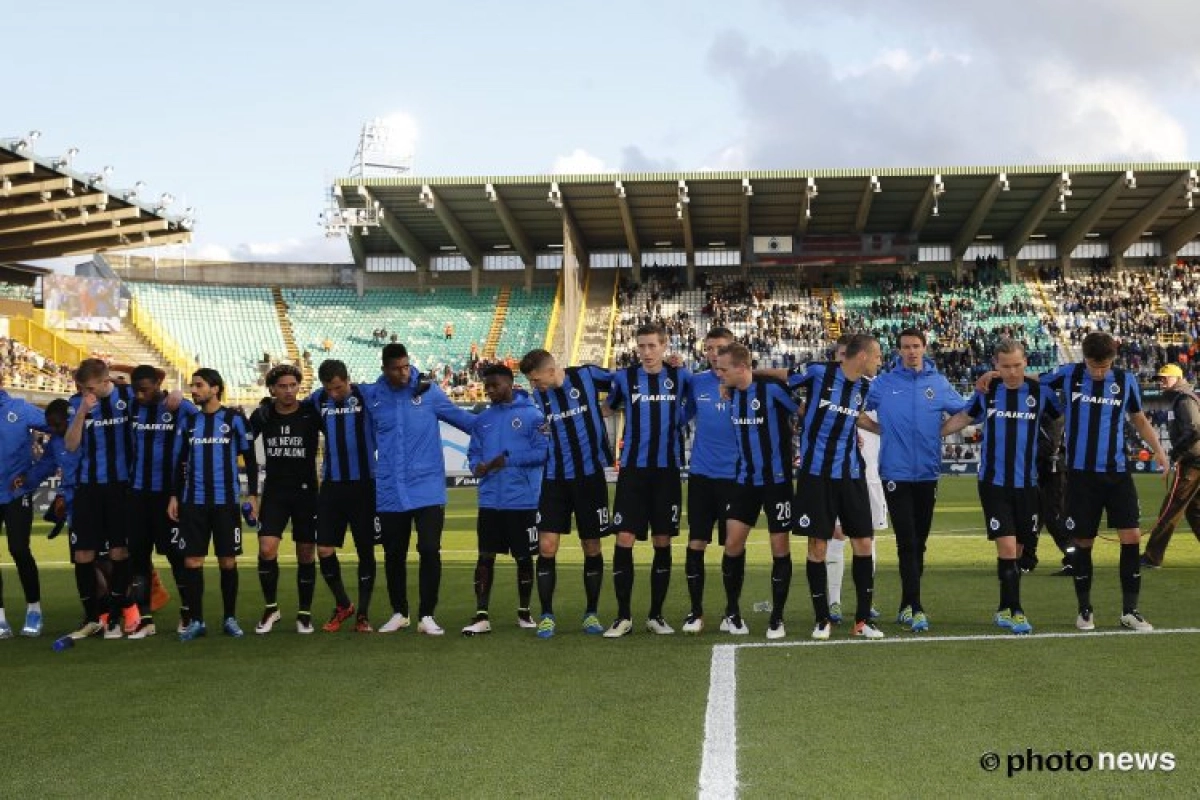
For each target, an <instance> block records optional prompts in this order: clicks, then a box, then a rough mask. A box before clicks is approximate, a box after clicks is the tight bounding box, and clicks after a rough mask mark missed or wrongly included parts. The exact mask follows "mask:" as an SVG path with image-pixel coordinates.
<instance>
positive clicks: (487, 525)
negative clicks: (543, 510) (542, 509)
mask: <svg viewBox="0 0 1200 800" xmlns="http://www.w3.org/2000/svg"><path fill="white" fill-rule="evenodd" d="M537 515H538V512H537V511H536V510H535V509H532V508H531V509H528V510H526V509H516V510H514V509H507V508H481V509H479V516H478V518H477V520H476V523H475V533H476V535H477V536H478V539H479V552H480V553H495V554H497V555H499V554H502V553H512V557H513V558H527V557H529V556H531V555H533V554H534V553H536V552H537V551H538V528H537Z"/></svg>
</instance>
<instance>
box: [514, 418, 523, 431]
mask: <svg viewBox="0 0 1200 800" xmlns="http://www.w3.org/2000/svg"><path fill="white" fill-rule="evenodd" d="M512 426H513V429H517V428H520V427H521V420H520V418H518V417H513V421H512Z"/></svg>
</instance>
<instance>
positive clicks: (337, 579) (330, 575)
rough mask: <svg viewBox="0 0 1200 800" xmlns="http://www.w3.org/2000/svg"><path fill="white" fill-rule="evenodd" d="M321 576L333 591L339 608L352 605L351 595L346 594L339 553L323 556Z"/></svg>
mask: <svg viewBox="0 0 1200 800" xmlns="http://www.w3.org/2000/svg"><path fill="white" fill-rule="evenodd" d="M319 560H320V562H321V577H322V578H324V579H325V585H326V586H328V587H329V591H330V592H332V593H333V602H334V603H336V604H337V607H338V608H345V607H346V606H348V605H350V596H349V595H348V594H346V584H344V583H343V582H342V565H341V564H340V563H339V562H338V557H337V553H334V554H333V555H331V556H321V557H320V559H319Z"/></svg>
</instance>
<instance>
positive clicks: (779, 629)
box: [767, 619, 787, 640]
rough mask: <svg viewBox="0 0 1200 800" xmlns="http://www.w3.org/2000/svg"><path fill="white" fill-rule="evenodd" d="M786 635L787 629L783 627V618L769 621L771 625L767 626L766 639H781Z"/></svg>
mask: <svg viewBox="0 0 1200 800" xmlns="http://www.w3.org/2000/svg"><path fill="white" fill-rule="evenodd" d="M785 636H787V629H786V628H784V627H783V620H781V619H777V620H775V621H774V622H772V623H771V627H769V628H767V638H768V639H772V640H774V639H782V638H783V637H785Z"/></svg>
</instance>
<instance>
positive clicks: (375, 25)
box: [0, 0, 1200, 262]
mask: <svg viewBox="0 0 1200 800" xmlns="http://www.w3.org/2000/svg"><path fill="white" fill-rule="evenodd" d="M0 11H2V12H3V18H4V19H5V29H6V30H7V31H8V33H9V35H6V36H4V60H5V63H6V65H8V67H9V69H7V70H6V75H7V80H6V81H5V83H6V86H5V92H4V103H3V104H2V105H0V138H6V137H10V136H19V135H22V134H24V133H26V132H28V131H30V130H34V129H36V130H40V131H41V132H42V134H43V135H42V138H41V139H40V140H39V141H38V142H37V145H36V148H35V150H36V152H38V153H39V154H41V155H48V156H54V155H58V154H59V153H62V152H64V151H65V150H66V149H67V148H69V147H78V148H79V149H80V153H79V155H78V156H77V158H76V161H75V166H76V167H77V168H79V169H82V170H84V171H89V172H90V171H99V169H101V168H102V167H103V166H106V165H111V166H112V167H113V168H114V170H115V173H114V175H113V177H112V179H111V183H112V184H113V185H114V186H118V187H124V186H132V185H133V184H134V183H135V182H136V181H139V180H140V181H144V182H145V183H146V184H147V189H146V190H145V191H146V193H145V194H144V195H143V196H145V197H157V196H158V195H159V194H161V193H162V192H170V193H171V194H172V195H174V196H175V197H176V198H177V200H176V203H175V205H174V206H173V207H172V210H173V211H176V212H181V211H182V210H183V209H184V208H186V207H194V208H195V209H196V220H197V222H196V229H195V235H194V241H193V242H192V243H191V244H190V245H188V246H187V248H186V256H187V257H188V258H191V259H197V258H217V259H230V258H232V259H238V260H272V261H276V260H277V261H314V262H323V261H349V260H350V252H349V247H348V246H347V244H346V242H345V240H342V239H326V238H325V237H324V236H323V234H322V231H321V229H320V227H319V225H318V215H319V214H320V212H321V210H322V209H323V208H325V206H326V204H327V199H328V198H327V193H328V188H329V185H330V184H331V182H332V180H333V179H334V178H337V177H341V176H344V175H346V174H348V172H349V170H350V166H351V163H352V161H353V159H354V154H355V150H356V147H357V143H358V136H359V131H360V129H361V126H362V125H363V123H364V122H366V121H368V120H371V119H374V118H383V119H386V120H388V121H389V123H390V124H391V125H393V126H394V130H396V131H397V132H398V136H399V137H400V138H402V139H405V140H408V141H409V142H410V143H411V144H410V146H409V147H408V148H406V149H409V150H410V151H411V153H412V156H413V165H414V173H415V174H418V175H430V176H447V175H500V174H549V173H556V172H557V173H574V172H605V171H615V170H620V171H635V170H709V169H732V170H737V169H785V168H786V169H804V168H812V169H819V168H833V167H860V168H869V167H890V166H914V167H919V166H946V165H990V164H1012V163H1051V162H1066V163H1078V162H1092V161H1115V160H1121V161H1124V160H1150V161H1158V160H1195V159H1198V158H1200V146H1198V145H1200V143H1198V142H1197V139H1196V136H1195V135H1193V134H1192V133H1191V132H1192V131H1195V130H1200V104H1197V103H1196V102H1195V97H1197V96H1198V95H1197V89H1198V88H1200V86H1198V84H1200V48H1198V47H1197V46H1196V44H1195V42H1194V39H1195V31H1196V30H1198V29H1200V3H1197V2H1194V1H1193V0H1174V2H1169V1H1168V0H1140V1H1139V2H1132V1H1129V2H1126V1H1124V0H1088V2H1086V3H1082V2H1078V0H1036V2H1031V0H1007V2H1004V3H963V2H961V0H912V1H911V2H906V3H901V2H894V1H893V2H884V1H883V0H878V1H877V2H872V1H871V0H840V1H839V2H828V1H827V0H739V2H736V3H733V2H728V0H726V1H725V2H716V1H713V0H692V1H691V2H682V0H680V1H676V0H661V1H658V2H654V1H652V0H642V1H641V2H631V1H630V0H607V1H606V2H604V3H589V4H584V3H572V2H557V3H553V2H543V1H542V0H527V1H525V2H510V3H500V2H495V1H494V0H492V2H475V1H473V0H462V1H461V2H458V1H456V0H447V1H446V2H441V3H432V4H425V3H422V4H416V3H399V2H375V3H353V2H351V3H342V4H333V3H329V2H321V3H317V2H309V1H308V0H290V1H289V2H276V1H275V0H256V1H255V2H247V0H239V1H238V2H226V1H225V0H206V1H205V2H203V3H194V4H191V5H187V4H162V3H160V2H149V1H145V2H142V1H140V0H139V1H135V0H109V2H106V3H69V4H62V3H16V2H14V0H0ZM14 34H15V35H14ZM18 67H19V68H18ZM183 251H184V249H183V248H182V247H180V246H174V247H166V248H161V249H160V254H161V255H164V256H167V257H174V258H178V257H180V256H181V255H183V254H184V252H183Z"/></svg>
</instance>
